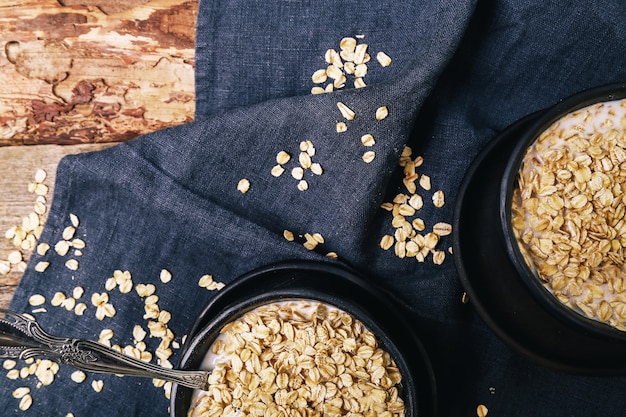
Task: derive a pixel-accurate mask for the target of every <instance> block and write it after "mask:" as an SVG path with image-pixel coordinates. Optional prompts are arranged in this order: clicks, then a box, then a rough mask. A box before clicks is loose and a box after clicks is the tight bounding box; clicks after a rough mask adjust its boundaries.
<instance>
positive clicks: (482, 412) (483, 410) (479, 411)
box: [476, 404, 489, 417]
mask: <svg viewBox="0 0 626 417" xmlns="http://www.w3.org/2000/svg"><path fill="white" fill-rule="evenodd" d="M488 412H489V410H488V409H487V407H485V406H484V405H483V404H480V405H479V406H478V407H476V415H477V416H478V417H485V416H486V415H487V413H488Z"/></svg>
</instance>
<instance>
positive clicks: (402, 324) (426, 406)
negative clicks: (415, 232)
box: [170, 261, 436, 417]
mask: <svg viewBox="0 0 626 417" xmlns="http://www.w3.org/2000/svg"><path fill="white" fill-rule="evenodd" d="M311 273H314V274H325V275H326V276H328V277H329V278H330V277H333V278H334V279H336V280H338V282H341V285H347V286H349V287H351V290H357V292H359V291H360V292H364V293H366V294H368V295H370V296H372V297H373V299H375V300H376V301H378V302H379V303H381V304H379V305H378V307H377V308H376V311H377V314H376V315H374V313H373V311H372V308H371V307H372V305H369V308H367V307H368V306H364V305H362V304H361V303H363V302H364V301H365V300H359V301H357V302H356V303H355V302H354V301H346V300H345V299H343V298H341V297H338V296H336V295H335V294H333V293H331V292H328V291H321V290H318V289H316V286H317V283H315V285H313V286H311V287H309V286H305V287H304V288H303V287H301V286H298V285H299V284H298V276H299V274H300V276H301V277H302V276H306V274H311ZM276 274H278V275H276ZM281 274H283V275H284V276H283V275H281ZM272 276H275V277H277V278H276V279H278V280H279V281H280V280H282V281H281V282H279V287H278V288H272V287H271V286H268V287H267V290H268V291H266V290H265V289H263V292H262V293H259V294H256V295H254V296H252V297H249V296H248V295H246V297H245V298H242V297H241V294H239V296H237V293H238V292H239V291H244V292H245V291H246V289H247V287H248V286H254V285H257V283H258V281H259V279H260V278H264V277H265V278H266V279H268V277H272ZM255 281H256V283H255ZM309 284H311V283H309ZM360 295H363V293H361V294H360ZM229 297H234V298H233V300H230V301H229V300H228V298H229ZM293 298H298V299H302V298H307V299H312V300H318V301H322V302H324V303H328V304H331V305H334V306H336V307H338V308H340V309H342V310H344V311H346V312H348V313H350V314H351V315H353V317H355V318H357V319H359V320H360V321H362V322H363V323H364V324H365V326H366V327H367V328H369V329H370V330H372V331H373V332H374V333H375V334H376V336H377V338H378V340H379V342H380V343H381V344H382V345H383V346H385V348H386V349H387V351H389V352H390V353H391V354H392V357H393V358H394V360H395V361H396V364H397V365H398V368H399V369H400V371H401V373H402V374H403V381H405V382H406V385H405V387H406V388H407V391H409V392H414V393H415V394H414V395H407V397H406V398H405V402H406V403H407V408H409V409H412V410H416V413H417V415H419V416H422V415H424V416H434V415H436V384H435V376H434V373H433V369H432V365H431V364H430V361H429V358H428V355H427V352H426V350H425V349H424V346H423V345H422V343H421V341H420V339H419V337H418V336H417V334H416V333H415V331H414V330H413V328H412V326H411V325H410V323H409V321H408V320H407V318H406V314H402V312H401V311H400V309H399V308H398V303H395V302H394V301H393V296H392V295H391V294H389V293H388V292H387V291H385V290H384V289H382V288H379V287H377V286H375V285H374V284H372V283H370V282H368V281H366V280H365V279H363V278H362V276H360V275H359V274H357V273H356V272H355V271H352V270H349V269H348V268H346V267H343V266H339V265H337V264H331V263H328V262H319V261H288V262H281V263H278V264H272V265H269V266H265V267H261V268H259V269H256V270H254V271H251V272H249V273H246V274H244V275H242V276H240V277H238V278H237V279H235V280H234V281H233V282H231V283H230V284H228V285H227V286H226V287H225V288H224V289H223V290H221V291H220V292H219V293H218V294H217V295H216V296H214V297H213V298H212V299H211V300H210V301H209V302H208V303H207V305H206V306H205V308H204V309H203V310H202V313H201V314H200V315H199V316H198V318H197V319H196V321H195V322H194V324H193V325H192V327H191V329H190V331H189V332H188V336H187V339H186V343H185V345H184V346H183V349H182V351H181V359H180V364H179V366H180V368H181V369H185V367H186V364H188V363H189V362H190V361H192V359H193V356H194V355H195V354H196V355H200V353H196V352H195V348H196V347H197V346H198V345H199V344H201V343H202V344H203V347H206V346H207V345H210V343H212V340H214V339H215V337H216V333H217V332H218V331H219V329H221V328H222V326H223V325H224V324H226V323H227V322H229V321H232V320H233V319H234V318H235V317H237V316H240V315H242V314H244V313H245V312H247V311H250V310H252V309H253V308H255V307H257V306H259V305H261V304H267V303H271V302H275V301H281V300H286V299H293ZM368 301H372V300H368ZM222 302H226V304H227V305H228V308H227V309H223V308H222V307H220V303H222ZM216 308H217V309H218V310H219V313H218V314H217V315H213V311H212V310H214V309H216ZM385 310H386V311H385ZM382 311H385V312H386V313H387V314H385V315H384V317H383V315H382V314H381V313H382ZM375 316H376V317H375ZM389 317H393V319H394V320H396V321H397V323H396V324H394V326H392V327H393V329H391V331H389V330H390V329H389V328H386V327H385V326H384V323H381V320H382V321H385V322H387V320H388V318H389ZM383 319H384V320H383ZM396 325H397V326H398V327H397V328H396ZM383 328H384V330H383ZM400 329H401V330H402V333H401V334H400V332H399V331H400ZM203 341H204V342H203ZM409 346H410V347H411V349H415V350H414V351H412V352H407V351H406V350H407V348H408V347H409ZM203 352H204V351H203ZM409 353H411V354H409ZM201 356H202V357H203V356H204V353H202V354H201ZM196 360H197V357H196ZM415 369H418V370H419V371H424V372H425V374H424V375H422V374H421V373H420V374H418V375H417V378H415V375H414V372H413V371H414V370H415ZM417 379H419V381H417ZM191 391H192V390H190V389H188V388H185V387H179V386H178V385H177V384H173V386H172V391H171V406H170V412H171V416H172V417H180V416H183V415H184V416H186V415H187V414H186V408H188V405H187V404H186V402H187V399H189V398H190V395H191ZM185 396H186V398H187V399H185ZM418 397H419V398H418ZM181 398H182V399H181ZM180 401H183V402H184V404H182V405H181V404H179V403H180ZM183 412H184V414H183Z"/></svg>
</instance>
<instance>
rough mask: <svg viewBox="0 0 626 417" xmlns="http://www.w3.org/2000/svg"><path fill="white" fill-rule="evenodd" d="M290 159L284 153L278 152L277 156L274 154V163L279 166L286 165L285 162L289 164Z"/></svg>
mask: <svg viewBox="0 0 626 417" xmlns="http://www.w3.org/2000/svg"><path fill="white" fill-rule="evenodd" d="M290 159H291V156H290V155H289V154H288V153H287V152H285V151H280V152H278V154H276V162H277V163H278V164H279V165H284V164H286V163H287V162H289V160H290Z"/></svg>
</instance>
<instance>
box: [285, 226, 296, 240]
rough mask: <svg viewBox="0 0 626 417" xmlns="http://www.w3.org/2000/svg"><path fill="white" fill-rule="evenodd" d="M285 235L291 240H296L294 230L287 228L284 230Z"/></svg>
mask: <svg viewBox="0 0 626 417" xmlns="http://www.w3.org/2000/svg"><path fill="white" fill-rule="evenodd" d="M283 237H284V238H285V240H288V241H289V242H292V241H293V240H294V236H293V232H292V231H290V230H287V229H285V230H283Z"/></svg>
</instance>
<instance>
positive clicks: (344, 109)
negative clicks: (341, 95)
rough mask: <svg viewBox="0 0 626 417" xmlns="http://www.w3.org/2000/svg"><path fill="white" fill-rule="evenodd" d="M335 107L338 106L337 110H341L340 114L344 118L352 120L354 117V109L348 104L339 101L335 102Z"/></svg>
mask: <svg viewBox="0 0 626 417" xmlns="http://www.w3.org/2000/svg"><path fill="white" fill-rule="evenodd" d="M337 107H338V108H339V111H340V112H341V114H342V116H343V117H344V118H345V119H346V120H353V119H354V116H355V113H354V111H352V109H350V108H349V107H348V106H346V105H345V104H343V103H342V102H341V101H339V102H337Z"/></svg>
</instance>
